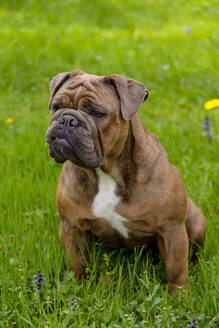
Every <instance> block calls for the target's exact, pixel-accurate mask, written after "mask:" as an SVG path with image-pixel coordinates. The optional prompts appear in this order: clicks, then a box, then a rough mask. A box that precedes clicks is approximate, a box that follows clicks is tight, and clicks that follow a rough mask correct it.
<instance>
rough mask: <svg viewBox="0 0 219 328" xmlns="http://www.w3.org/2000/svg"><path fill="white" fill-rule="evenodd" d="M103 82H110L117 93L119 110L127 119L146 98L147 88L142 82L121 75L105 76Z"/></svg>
mask: <svg viewBox="0 0 219 328" xmlns="http://www.w3.org/2000/svg"><path fill="white" fill-rule="evenodd" d="M105 82H110V83H112V84H113V85H114V86H115V88H116V90H117V93H118V95H119V98H120V103H121V112H122V117H123V118H124V120H126V121H128V120H130V119H131V118H132V116H133V115H134V114H135V113H136V112H137V111H138V110H139V108H140V106H141V104H142V103H143V102H144V101H145V100H146V99H147V98H148V94H149V93H148V90H147V88H146V87H145V86H144V84H142V83H140V82H138V81H135V80H133V79H130V78H128V77H125V76H122V75H117V74H113V75H108V76H105Z"/></svg>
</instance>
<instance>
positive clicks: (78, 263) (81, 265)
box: [60, 220, 89, 280]
mask: <svg viewBox="0 0 219 328" xmlns="http://www.w3.org/2000/svg"><path fill="white" fill-rule="evenodd" d="M60 242H61V245H62V247H63V248H64V249H65V257H66V261H67V254H66V250H69V254H70V270H72V271H74V273H75V276H76V277H77V278H78V279H79V280H80V278H82V276H83V275H84V274H85V267H86V262H87V260H88V243H89V236H88V234H87V233H86V232H83V231H81V230H80V229H78V228H75V227H72V226H71V225H70V224H69V222H68V221H67V220H63V221H61V224H60Z"/></svg>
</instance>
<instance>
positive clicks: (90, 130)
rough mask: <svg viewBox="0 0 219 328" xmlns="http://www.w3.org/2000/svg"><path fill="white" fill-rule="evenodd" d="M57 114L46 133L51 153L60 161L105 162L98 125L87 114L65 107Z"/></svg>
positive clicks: (98, 163) (97, 163)
mask: <svg viewBox="0 0 219 328" xmlns="http://www.w3.org/2000/svg"><path fill="white" fill-rule="evenodd" d="M60 112H61V113H60V115H56V116H55V118H54V119H53V121H52V124H51V126H50V127H49V128H48V130H47V133H46V140H47V142H48V144H49V148H50V156H51V157H53V158H54V159H55V161H56V162H57V163H64V162H65V161H66V160H70V161H72V162H73V163H74V164H76V165H80V166H84V167H90V168H95V167H99V166H101V165H102V164H103V155H102V151H101V146H100V142H99V138H98V133H97V128H96V125H95V123H94V122H93V121H92V119H91V118H90V117H89V116H88V114H86V113H84V112H81V111H75V110H72V109H65V110H62V111H60Z"/></svg>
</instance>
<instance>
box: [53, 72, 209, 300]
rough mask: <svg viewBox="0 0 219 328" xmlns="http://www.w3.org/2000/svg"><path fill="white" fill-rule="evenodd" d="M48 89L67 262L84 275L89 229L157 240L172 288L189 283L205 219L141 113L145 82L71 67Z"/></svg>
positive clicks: (113, 242)
mask: <svg viewBox="0 0 219 328" xmlns="http://www.w3.org/2000/svg"><path fill="white" fill-rule="evenodd" d="M50 91H51V98H50V103H49V108H50V111H51V124H50V127H49V128H48V130H47V142H48V144H49V148H50V155H51V157H53V158H54V159H55V161H56V162H58V163H64V165H63V167H62V170H61V173H60V177H59V181H58V187H57V196H56V200H57V207H58V212H59V215H60V218H61V224H60V241H61V245H62V247H63V248H65V249H68V250H69V253H70V269H71V270H73V271H74V273H75V276H76V277H77V278H78V279H79V280H80V279H81V277H82V276H83V275H84V274H85V263H86V261H87V260H88V251H87V247H88V248H89V245H90V244H89V243H90V240H91V239H90V235H91V234H94V235H96V236H97V237H99V238H101V239H102V240H104V241H105V242H106V243H107V245H109V246H110V247H113V248H121V247H125V248H132V247H135V246H138V245H144V246H145V247H150V245H153V244H154V245H156V246H158V249H159V251H160V253H161V255H162V257H163V260H164V264H165V270H166V274H167V279H168V290H169V292H170V293H172V294H174V293H175V291H176V290H177V288H178V287H180V286H181V287H184V288H185V289H186V290H187V289H188V252H189V242H190V243H195V244H196V245H199V246H203V245H204V240H205V231H206V220H205V217H204V216H203V214H202V213H201V211H200V209H199V208H198V207H197V206H196V205H195V204H194V203H193V202H192V200H191V199H190V198H189V197H188V196H187V193H186V190H185V187H184V184H183V181H182V178H181V176H180V173H179V172H178V170H177V169H176V167H175V166H173V165H172V164H171V163H170V162H169V161H168V157H167V154H166V152H165V150H164V148H163V146H162V145H161V143H160V142H159V140H158V138H157V137H156V136H155V135H154V134H152V133H150V132H149V131H148V130H147V129H146V127H145V126H144V124H143V123H142V121H141V119H140V117H139V115H138V113H137V111H138V110H139V108H140V106H141V104H142V103H143V102H144V101H145V100H146V99H147V98H148V90H147V89H146V87H145V86H144V85H143V84H142V83H140V82H138V81H135V80H133V79H131V78H128V77H125V76H121V75H117V74H113V75H108V76H97V75H92V74H86V73H85V72H83V71H81V70H74V71H72V72H65V73H60V74H58V75H56V76H55V77H54V78H53V80H52V82H51V90H50ZM79 241H80V242H79ZM79 244H80V245H79Z"/></svg>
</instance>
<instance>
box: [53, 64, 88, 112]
mask: <svg viewBox="0 0 219 328" xmlns="http://www.w3.org/2000/svg"><path fill="white" fill-rule="evenodd" d="M81 74H84V72H82V71H80V70H74V71H72V72H64V73H59V74H57V75H56V76H54V77H53V79H52V81H51V82H50V100H49V109H51V102H52V99H53V97H54V96H55V94H56V93H57V91H58V90H59V89H60V88H61V87H62V86H63V84H64V83H65V82H66V81H67V80H68V79H69V78H74V77H75V76H76V75H81Z"/></svg>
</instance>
